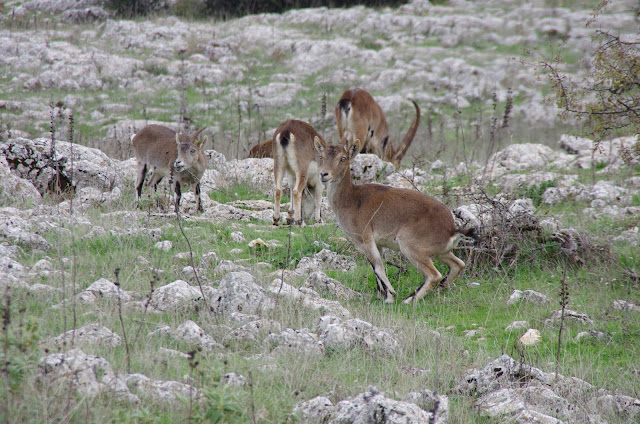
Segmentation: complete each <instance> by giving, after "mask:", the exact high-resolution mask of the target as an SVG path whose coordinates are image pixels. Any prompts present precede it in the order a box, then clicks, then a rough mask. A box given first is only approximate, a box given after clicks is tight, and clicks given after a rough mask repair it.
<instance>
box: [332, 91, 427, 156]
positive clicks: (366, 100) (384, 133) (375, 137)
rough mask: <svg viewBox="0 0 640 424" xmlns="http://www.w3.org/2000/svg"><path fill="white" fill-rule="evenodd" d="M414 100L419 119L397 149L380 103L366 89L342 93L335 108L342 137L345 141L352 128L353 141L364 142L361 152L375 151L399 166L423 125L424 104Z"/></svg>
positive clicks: (417, 118) (339, 134)
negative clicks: (422, 105)
mask: <svg viewBox="0 0 640 424" xmlns="http://www.w3.org/2000/svg"><path fill="white" fill-rule="evenodd" d="M412 102H413V105H414V106H415V108H416V119H414V121H413V123H412V124H411V127H409V130H408V131H407V134H406V135H405V136H404V139H403V140H402V143H400V146H398V149H397V150H396V149H394V147H393V143H392V142H391V139H390V138H389V126H388V125H387V120H386V119H385V117H384V113H383V112H382V109H381V108H380V106H379V105H378V103H376V101H375V100H373V97H371V94H369V93H368V92H367V91H366V90H364V89H362V88H353V89H349V90H347V91H345V92H344V93H342V97H340V100H339V101H338V104H337V105H336V108H335V111H334V113H335V116H336V124H337V126H338V137H339V138H340V140H342V138H343V136H344V134H345V133H346V132H347V130H349V131H348V132H347V133H348V134H350V136H352V139H350V140H349V142H350V143H353V142H354V140H355V139H358V140H360V141H361V145H360V152H363V153H374V154H375V155H377V156H378V157H379V158H381V159H383V160H386V161H388V162H391V163H392V164H393V166H395V167H396V168H397V167H399V166H400V162H402V158H403V157H404V155H405V154H406V153H407V150H408V149H409V146H411V143H412V142H413V138H414V137H415V135H416V131H417V130H418V125H419V124H420V107H418V104H417V103H416V102H414V101H413V100H412Z"/></svg>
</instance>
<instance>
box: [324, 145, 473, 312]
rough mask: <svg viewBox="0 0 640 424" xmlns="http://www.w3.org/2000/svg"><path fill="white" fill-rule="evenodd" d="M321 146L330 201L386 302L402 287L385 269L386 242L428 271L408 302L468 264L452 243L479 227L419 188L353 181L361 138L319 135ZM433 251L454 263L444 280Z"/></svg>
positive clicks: (441, 258) (451, 277) (449, 264)
mask: <svg viewBox="0 0 640 424" xmlns="http://www.w3.org/2000/svg"><path fill="white" fill-rule="evenodd" d="M315 148H316V150H317V151H318V152H320V153H321V156H322V167H321V169H320V178H321V180H322V182H324V183H328V188H327V197H328V199H329V204H330V205H331V208H332V209H333V211H334V212H335V214H336V218H337V220H338V222H339V224H340V227H341V228H342V231H343V232H344V234H345V236H346V237H347V238H348V239H349V240H351V242H353V243H354V244H355V245H356V246H357V247H358V249H360V250H361V251H362V252H363V253H364V254H365V256H366V257H367V259H368V260H369V262H370V263H371V266H372V267H373V273H374V274H375V276H376V282H377V285H378V294H379V295H380V296H381V297H383V298H384V300H385V302H387V303H392V302H393V301H394V297H395V295H396V292H395V290H394V289H393V287H392V286H391V283H389V279H388V278H387V275H386V273H385V270H384V264H383V261H382V256H381V255H380V251H379V248H380V247H387V248H391V249H395V250H399V251H400V252H402V254H404V255H405V256H406V257H407V258H408V259H409V260H410V261H411V263H413V264H414V265H415V266H416V267H417V268H418V270H420V272H422V274H423V275H424V278H425V280H424V283H423V284H422V285H421V286H420V287H419V288H418V289H417V290H416V291H414V292H413V293H412V294H411V295H410V296H409V297H407V298H406V299H405V300H404V301H403V303H409V302H411V301H417V300H418V299H420V298H421V297H423V296H424V295H425V294H426V293H427V292H428V291H429V290H431V289H433V288H434V287H436V286H437V285H438V284H439V283H441V284H442V285H443V286H444V287H445V288H448V287H449V285H450V284H451V282H452V281H453V280H454V279H455V278H456V277H457V276H458V275H459V274H460V272H461V271H462V269H463V268H464V262H463V261H461V260H460V259H458V258H457V257H456V256H454V254H453V253H452V252H451V249H452V248H453V247H454V244H455V242H456V240H457V236H458V234H464V235H468V236H470V237H474V238H477V236H476V235H475V232H474V230H473V229H468V230H461V229H458V228H456V226H455V222H454V220H453V215H452V214H451V212H450V211H449V209H448V208H447V207H446V206H445V205H444V204H442V203H441V202H439V201H438V200H436V199H434V198H433V197H430V196H427V195H426V194H424V193H421V192H419V191H416V190H407V189H401V188H393V187H388V186H384V185H381V184H362V185H355V184H353V182H352V181H351V170H350V169H349V164H350V161H351V159H352V158H353V157H354V156H355V155H356V154H357V153H358V151H359V149H360V140H358V139H356V140H355V142H354V143H353V144H348V143H347V138H346V137H345V138H344V139H343V140H342V142H341V143H340V144H339V145H337V146H332V145H328V146H327V145H326V144H325V143H324V142H323V141H322V140H316V141H315ZM432 257H435V258H437V259H438V260H440V261H442V262H444V263H445V264H447V265H448V266H449V274H448V275H447V277H446V278H445V279H444V281H442V275H441V274H440V272H438V270H437V269H436V268H435V267H434V265H433V262H432V260H431V258H432Z"/></svg>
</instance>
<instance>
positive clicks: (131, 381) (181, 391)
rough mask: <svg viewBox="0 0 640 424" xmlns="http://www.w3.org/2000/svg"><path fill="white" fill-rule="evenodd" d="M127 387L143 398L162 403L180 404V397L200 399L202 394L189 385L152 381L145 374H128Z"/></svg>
mask: <svg viewBox="0 0 640 424" xmlns="http://www.w3.org/2000/svg"><path fill="white" fill-rule="evenodd" d="M124 378H125V381H126V383H127V386H128V387H129V388H130V389H132V390H134V391H135V392H136V393H137V394H138V395H139V396H140V397H141V398H151V399H153V400H154V401H156V402H161V403H178V397H177V396H180V397H182V398H185V399H196V400H197V399H198V398H199V397H200V393H199V392H198V390H197V389H196V388H195V387H193V386H191V385H189V384H184V383H180V382H178V381H160V380H152V379H150V378H149V377H147V376H146V375H144V374H127V375H126V376H125V377H124Z"/></svg>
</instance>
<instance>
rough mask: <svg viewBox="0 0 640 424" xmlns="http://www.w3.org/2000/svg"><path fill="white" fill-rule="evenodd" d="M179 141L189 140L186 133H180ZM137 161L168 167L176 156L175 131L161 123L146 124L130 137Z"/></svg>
mask: <svg viewBox="0 0 640 424" xmlns="http://www.w3.org/2000/svg"><path fill="white" fill-rule="evenodd" d="M180 141H182V142H190V138H189V136H188V135H186V134H180ZM131 143H132V144H133V149H134V151H135V154H136V159H137V160H138V162H143V163H146V164H148V165H150V166H155V167H160V168H164V167H167V168H168V167H169V166H170V165H171V164H172V163H173V162H174V161H175V160H176V158H177V157H178V149H177V146H176V132H175V131H174V130H172V129H171V128H167V127H164V126H162V125H156V124H151V125H147V126H146V127H144V128H143V129H141V130H140V131H138V132H137V133H136V134H135V135H134V136H133V138H132V139H131Z"/></svg>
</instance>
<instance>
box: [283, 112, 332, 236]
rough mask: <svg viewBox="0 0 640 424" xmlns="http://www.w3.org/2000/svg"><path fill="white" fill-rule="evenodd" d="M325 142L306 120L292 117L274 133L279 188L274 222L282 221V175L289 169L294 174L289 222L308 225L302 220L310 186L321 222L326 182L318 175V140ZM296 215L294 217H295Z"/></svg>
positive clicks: (288, 171)
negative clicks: (315, 145) (304, 195)
mask: <svg viewBox="0 0 640 424" xmlns="http://www.w3.org/2000/svg"><path fill="white" fill-rule="evenodd" d="M315 140H318V141H320V142H322V143H324V140H322V137H321V136H320V134H318V133H317V132H316V130H315V129H314V128H313V127H312V126H311V125H309V124H308V123H306V122H303V121H297V120H288V121H285V122H283V123H282V124H280V126H279V127H278V128H276V130H275V132H274V133H273V143H272V144H273V146H272V147H273V151H272V154H273V174H274V178H275V184H276V191H275V201H274V205H273V224H274V225H278V223H279V222H280V200H281V198H282V178H283V177H284V173H285V171H286V172H287V173H288V174H289V175H290V176H295V182H293V181H292V180H293V178H291V177H290V178H289V182H290V184H289V186H290V187H291V208H290V210H289V217H288V218H287V223H289V224H290V223H291V222H292V221H293V222H295V223H296V224H297V225H301V226H303V225H304V222H303V220H302V195H303V192H304V190H305V189H307V187H310V188H311V189H312V190H311V191H312V192H313V194H314V200H315V202H314V203H315V213H314V215H315V221H316V222H320V221H321V219H320V206H321V204H322V192H323V190H324V185H323V184H322V182H321V181H320V178H319V177H318V153H317V152H316V150H315V149H314V147H313V144H314V141H315ZM292 215H293V216H292Z"/></svg>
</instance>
